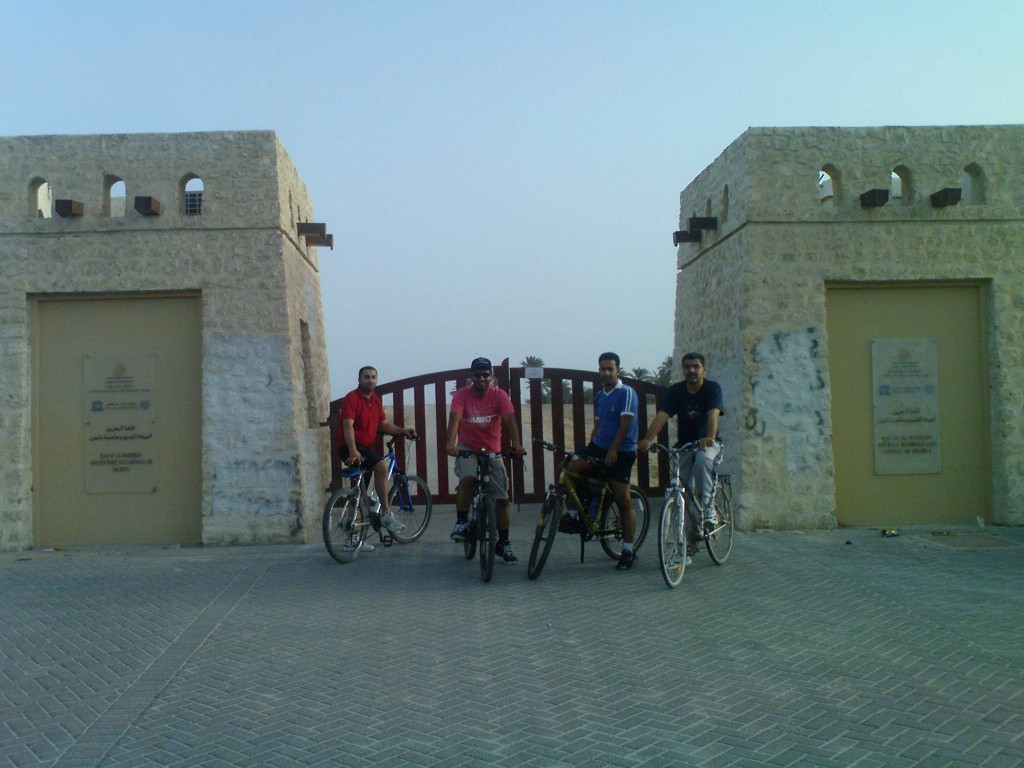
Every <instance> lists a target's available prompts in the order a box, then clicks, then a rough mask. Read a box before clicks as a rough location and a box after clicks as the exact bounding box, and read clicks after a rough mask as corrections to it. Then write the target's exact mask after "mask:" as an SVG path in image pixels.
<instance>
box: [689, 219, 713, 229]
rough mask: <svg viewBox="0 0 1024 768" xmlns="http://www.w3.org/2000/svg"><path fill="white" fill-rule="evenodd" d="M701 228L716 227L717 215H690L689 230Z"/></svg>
mask: <svg viewBox="0 0 1024 768" xmlns="http://www.w3.org/2000/svg"><path fill="white" fill-rule="evenodd" d="M702 229H718V217H717V216H691V217H690V231H691V232H693V231H694V230H698V231H699V230H702Z"/></svg>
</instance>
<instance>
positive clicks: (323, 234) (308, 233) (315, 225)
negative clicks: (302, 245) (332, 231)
mask: <svg viewBox="0 0 1024 768" xmlns="http://www.w3.org/2000/svg"><path fill="white" fill-rule="evenodd" d="M295 229H296V231H297V232H298V233H299V237H304V238H306V245H326V246H329V247H330V249H331V250H332V251H333V250H334V235H329V234H327V225H326V224H323V223H321V222H317V221H300V222H298V223H297V224H296V225H295Z"/></svg>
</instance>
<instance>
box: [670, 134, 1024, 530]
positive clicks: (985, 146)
mask: <svg viewBox="0 0 1024 768" xmlns="http://www.w3.org/2000/svg"><path fill="white" fill-rule="evenodd" d="M823 168H826V169H828V170H829V171H830V173H831V174H832V181H833V184H834V191H835V194H834V195H833V196H832V197H831V198H826V199H822V198H821V196H820V191H819V186H818V178H819V172H820V171H821V170H822V169H823ZM896 168H898V169H900V171H901V175H902V176H904V177H905V178H904V180H903V184H902V192H903V196H902V198H900V199H892V200H890V201H889V203H888V204H886V205H885V206H883V207H879V208H863V207H862V206H861V204H860V200H859V195H860V193H862V192H865V191H867V190H869V189H886V190H888V189H890V186H891V173H892V171H893V169H896ZM967 168H970V170H971V171H972V172H976V173H975V175H974V176H970V175H968V176H966V177H965V169H967ZM1022 168H1024V127H1022V126H967V127H936V128H931V127H926V128H910V127H885V128H753V129H750V130H748V131H746V132H745V133H744V134H743V135H741V136H740V137H739V138H738V139H736V141H735V142H733V144H731V145H730V146H729V147H728V148H727V149H726V150H725V151H724V152H723V153H722V155H721V156H720V157H719V158H718V159H717V160H716V161H715V162H714V163H712V164H711V165H710V166H709V167H708V168H706V169H705V170H704V171H703V172H702V173H701V174H700V175H699V176H698V177H697V178H696V179H694V181H693V182H692V183H691V184H690V185H689V186H688V187H687V188H686V189H685V190H684V191H683V193H682V194H681V196H680V229H681V230H686V229H687V228H688V220H689V218H690V217H691V216H716V217H717V218H718V228H717V230H714V231H709V232H705V233H704V235H703V238H702V241H701V242H700V243H699V244H698V243H681V244H680V246H679V250H678V259H677V267H678V270H679V271H678V277H677V280H678V282H677V302H676V336H675V353H676V355H675V356H676V358H677V359H678V357H679V356H680V355H681V354H682V353H684V352H686V351H689V350H691V349H696V350H698V351H704V352H705V353H707V354H708V357H709V366H710V370H709V377H710V378H713V379H716V380H718V381H719V382H720V383H721V384H722V385H723V388H724V390H725V396H726V404H727V409H729V410H730V411H731V413H729V414H728V415H727V417H726V418H725V419H724V422H723V438H724V440H725V442H726V445H727V454H726V458H725V460H724V467H725V470H726V471H731V472H732V473H733V474H734V475H735V481H734V488H737V489H738V493H737V501H738V513H737V520H738V523H739V525H740V526H741V527H743V528H747V529H750V528H760V527H775V528H802V527H811V528H813V527H825V528H828V527H834V526H835V524H836V518H835V484H834V479H833V456H832V438H831V398H830V392H829V386H828V381H829V370H828V359H827V354H826V351H827V348H828V344H827V341H828V340H827V335H826V326H825V286H826V284H827V283H829V282H833V281H834V282H843V281H850V282H888V281H894V282H895V281H949V280H981V281H990V286H991V307H990V308H989V315H990V328H989V339H990V345H991V350H990V352H989V358H990V364H991V369H990V371H989V372H988V373H989V381H990V384H991V388H992V394H991V403H992V406H991V408H992V418H991V438H992V450H993V468H992V477H993V488H992V491H993V518H994V520H995V521H996V522H1000V523H1005V524H1015V525H1020V524H1024V467H1022V465H1021V462H1020V459H1019V457H1020V456H1022V455H1024V418H1022V413H1021V393H1022V392H1024V359H1022V355H1021V352H1022V348H1024V313H1022V309H1024V284H1022V281H1021V276H1022V268H1021V264H1020V259H1021V254H1022V253H1024V230H1022V227H1021V220H1022V218H1024V216H1022V214H1024V184H1021V179H1020V178H1019V176H1020V171H1021V169H1022ZM947 187H958V188H962V189H963V190H964V199H963V200H962V201H961V202H960V204H958V205H953V206H947V207H942V208H937V207H933V206H932V205H931V203H930V201H929V195H930V194H931V193H933V192H937V191H938V190H941V189H943V188H947Z"/></svg>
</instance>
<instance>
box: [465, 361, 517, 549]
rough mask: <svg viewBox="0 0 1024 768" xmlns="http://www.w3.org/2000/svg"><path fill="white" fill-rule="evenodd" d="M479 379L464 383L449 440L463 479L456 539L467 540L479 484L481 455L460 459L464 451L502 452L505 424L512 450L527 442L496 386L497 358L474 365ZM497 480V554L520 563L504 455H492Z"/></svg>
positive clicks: (494, 483)
mask: <svg viewBox="0 0 1024 768" xmlns="http://www.w3.org/2000/svg"><path fill="white" fill-rule="evenodd" d="M470 371H471V373H472V374H473V383H472V384H470V385H469V386H468V387H462V388H461V389H459V390H457V391H456V392H455V395H454V397H452V406H451V410H450V412H449V416H448V444H447V446H446V453H447V454H448V455H449V456H455V457H456V460H455V474H456V475H457V476H458V478H459V485H458V488H456V490H455V514H456V522H455V528H454V529H453V530H452V535H451V537H452V540H454V541H462V540H463V538H464V537H465V534H466V530H467V529H468V528H469V522H468V521H469V505H470V504H471V503H472V500H473V485H474V483H475V482H476V458H475V457H474V458H468V459H464V458H461V457H459V449H460V448H463V449H466V450H471V451H487V452H489V453H500V452H501V428H502V426H503V425H504V427H505V429H506V431H507V432H508V435H509V438H510V440H511V442H512V450H514V451H515V452H516V453H517V454H519V455H520V456H522V455H523V454H524V453H526V451H524V450H523V443H522V441H521V440H520V439H519V427H518V425H517V424H516V414H515V409H514V408H513V407H512V399H511V398H510V397H509V396H508V394H507V393H506V392H505V391H504V390H502V389H499V388H498V387H492V386H491V377H492V370H491V361H490V360H488V359H487V358H486V357H478V358H477V359H476V360H474V361H473V362H472V364H471V365H470ZM491 483H492V486H493V488H494V495H495V498H496V499H497V500H498V501H497V504H496V505H495V511H496V512H497V517H498V544H497V548H496V554H499V555H501V557H502V559H504V561H505V562H506V563H515V562H518V558H517V557H516V556H515V553H514V552H513V551H512V544H511V542H509V540H508V529H509V515H508V475H507V474H506V473H505V464H504V462H503V461H502V460H501V458H500V457H499V458H494V459H491Z"/></svg>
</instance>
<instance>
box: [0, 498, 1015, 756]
mask: <svg viewBox="0 0 1024 768" xmlns="http://www.w3.org/2000/svg"><path fill="white" fill-rule="evenodd" d="M532 514H533V513H532V511H531V512H528V513H524V514H523V515H522V516H521V518H520V521H521V522H518V523H517V526H516V530H515V538H516V543H517V544H518V549H519V553H520V556H521V557H522V558H523V560H524V561H525V555H526V550H527V548H528V538H529V536H530V531H529V527H530V518H531V517H532ZM451 517H452V515H451V513H450V512H449V511H447V510H445V513H444V514H443V515H441V516H440V517H438V518H436V519H435V521H434V523H433V524H432V526H431V529H430V530H429V531H428V533H427V537H426V538H425V540H423V541H421V542H418V543H417V544H414V545H411V546H405V547H398V546H396V547H393V548H391V549H387V550H384V549H378V550H377V551H375V552H372V553H367V554H366V555H364V556H361V557H360V558H359V559H358V560H357V561H356V562H355V563H353V564H350V565H345V566H342V565H338V564H336V563H334V562H333V561H332V560H331V559H330V558H329V557H328V556H327V554H326V553H325V552H324V550H323V549H322V548H321V547H318V546H309V547H289V546H282V547H255V548H227V549H198V548H197V549H160V548H149V547H141V548H104V549H91V550H73V551H61V552H36V551H32V552H23V553H2V554H0V615H2V617H3V622H2V625H0V766H37V765H38V766H62V767H63V766H73V767H74V768H79V767H80V766H131V767H132V768H140V767H145V766H189V767H190V768H191V767H193V766H235V765H261V766H488V767H490V766H517V767H518V766H537V767H538V768H540V767H546V768H561V767H563V766H595V765H599V766H723V767H724V766H752V765H770V766H787V765H794V766H836V768H840V767H841V768H847V767H848V766H860V767H863V768H867V767H868V766H887V767H888V766H991V767H993V768H994V767H996V766H1019V765H1021V764H1022V762H1024V632H1022V618H1024V590H1022V589H1021V586H1022V568H1024V531H1020V530H1002V529H992V528H990V529H986V530H985V531H984V532H979V531H977V530H967V529H948V530H952V531H953V532H955V533H956V534H957V535H955V536H934V535H932V534H931V531H930V529H927V528H922V529H913V530H904V531H903V533H902V535H901V536H900V537H898V538H892V539H886V538H882V537H880V536H879V535H878V532H877V531H868V530H852V531H835V532H815V533H807V534H797V533H756V534H744V535H738V537H737V542H736V548H735V551H734V553H733V557H732V559H731V560H730V561H729V562H728V563H727V564H726V566H724V567H722V568H717V567H715V566H713V565H711V564H710V562H709V561H708V560H707V558H706V555H703V554H701V555H700V556H699V557H698V558H697V559H696V561H695V563H694V565H693V566H692V567H691V568H688V569H687V572H686V575H685V577H684V580H683V584H682V586H681V587H680V589H677V590H674V591H673V590H668V589H667V588H665V586H664V584H663V582H662V581H661V578H660V576H659V574H658V571H657V563H656V557H657V555H656V550H655V547H654V546H653V541H648V542H647V544H646V545H645V546H644V548H643V549H642V550H641V553H640V555H641V560H640V564H639V566H638V567H637V569H636V570H635V571H633V572H631V573H626V574H620V573H616V572H615V571H614V568H613V565H612V561H611V560H609V559H608V558H607V557H606V556H605V555H604V554H603V553H602V552H601V551H600V548H599V547H598V546H597V545H596V544H595V545H592V546H590V547H589V548H588V559H587V562H586V563H584V564H582V565H581V564H580V563H579V562H578V548H577V547H576V546H575V544H574V542H573V541H572V540H571V539H569V538H568V537H562V538H559V539H557V540H556V541H555V548H554V551H553V553H552V557H551V560H550V562H549V564H548V566H547V568H546V569H545V571H544V573H543V574H542V576H541V578H540V579H539V580H538V581H536V582H530V581H528V580H527V579H526V576H525V567H524V566H523V565H522V564H520V565H519V566H511V567H509V566H496V573H495V577H494V581H493V582H492V583H491V584H483V583H481V582H480V581H479V578H478V568H477V566H476V564H475V563H467V562H466V561H465V560H463V559H462V558H461V555H460V551H459V550H457V549H456V548H455V546H454V545H451V544H449V543H448V542H447V541H446V540H445V539H446V536H447V532H448V530H449V529H450V526H451ZM847 541H849V542H851V543H849V544H846V543H845V542H847Z"/></svg>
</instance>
